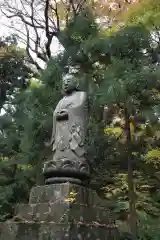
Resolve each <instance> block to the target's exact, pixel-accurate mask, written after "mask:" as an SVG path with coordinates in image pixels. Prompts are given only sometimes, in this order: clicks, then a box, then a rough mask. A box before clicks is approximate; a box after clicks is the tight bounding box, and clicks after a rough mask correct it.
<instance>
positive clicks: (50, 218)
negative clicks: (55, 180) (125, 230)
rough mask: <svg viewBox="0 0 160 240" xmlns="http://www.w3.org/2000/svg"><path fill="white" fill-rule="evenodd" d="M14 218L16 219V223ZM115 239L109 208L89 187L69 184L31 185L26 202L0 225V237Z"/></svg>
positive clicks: (14, 239)
mask: <svg viewBox="0 0 160 240" xmlns="http://www.w3.org/2000/svg"><path fill="white" fill-rule="evenodd" d="M16 221H17V222H16ZM28 239H30V240H87V239H88V240H89V239H90V240H117V239H119V237H118V230H117V228H116V226H115V225H114V224H113V220H111V216H110V214H109V211H108V210H107V209H106V207H105V204H104V203H103V202H102V201H101V199H100V198H99V197H98V196H97V194H96V193H95V192H94V191H92V190H91V189H89V188H86V187H82V186H78V185H73V184H70V183H63V184H54V185H46V186H39V187H34V188H32V190H31V193H30V199H29V204H20V205H18V206H17V208H16V216H15V217H14V219H13V220H10V221H9V222H6V223H1V224H0V240H28Z"/></svg>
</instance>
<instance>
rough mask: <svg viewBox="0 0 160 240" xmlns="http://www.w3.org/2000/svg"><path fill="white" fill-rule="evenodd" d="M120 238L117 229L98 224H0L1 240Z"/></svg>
mask: <svg viewBox="0 0 160 240" xmlns="http://www.w3.org/2000/svg"><path fill="white" fill-rule="evenodd" d="M118 236H119V235H118V231H117V228H115V227H113V226H104V225H96V224H90V225H89V224H88V225H87V224H69V223H68V224H67V223H66V224H57V223H56V224H55V223H15V222H10V223H4V224H2V223H1V224H0V240H29V239H30V240H118V239H119V237H118Z"/></svg>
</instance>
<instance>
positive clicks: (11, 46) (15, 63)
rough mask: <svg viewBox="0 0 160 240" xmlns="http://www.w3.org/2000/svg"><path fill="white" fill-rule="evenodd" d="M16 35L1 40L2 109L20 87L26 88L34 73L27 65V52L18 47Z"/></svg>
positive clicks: (0, 107) (0, 104)
mask: <svg viewBox="0 0 160 240" xmlns="http://www.w3.org/2000/svg"><path fill="white" fill-rule="evenodd" d="M16 44H17V42H16V39H15V37H14V36H11V37H7V38H6V39H1V40H0V69H1V72H0V111H1V109H2V107H4V104H9V101H10V96H11V95H12V94H13V92H14V91H15V90H16V91H18V90H19V89H25V88H26V86H27V81H28V79H29V78H30V77H31V76H32V75H33V74H32V71H31V69H30V67H29V66H28V65H27V63H26V61H27V57H26V55H25V52H24V51H23V50H21V49H18V47H17V46H16Z"/></svg>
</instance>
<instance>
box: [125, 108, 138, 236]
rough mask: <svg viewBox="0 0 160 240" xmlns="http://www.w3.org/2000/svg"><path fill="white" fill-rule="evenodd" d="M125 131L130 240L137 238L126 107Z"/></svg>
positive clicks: (131, 157)
mask: <svg viewBox="0 0 160 240" xmlns="http://www.w3.org/2000/svg"><path fill="white" fill-rule="evenodd" d="M125 133H126V139H127V141H126V145H127V159H128V196H129V218H128V221H129V222H128V223H129V227H130V231H131V234H132V240H137V215H136V207H135V203H136V199H135V189H134V177H133V166H132V160H133V155H132V151H131V141H132V139H131V129H130V119H129V113H128V109H127V107H126V108H125Z"/></svg>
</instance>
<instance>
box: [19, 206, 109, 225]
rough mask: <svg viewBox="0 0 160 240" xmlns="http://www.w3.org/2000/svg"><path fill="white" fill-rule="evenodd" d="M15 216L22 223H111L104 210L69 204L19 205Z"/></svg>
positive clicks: (107, 213)
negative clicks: (22, 221)
mask: <svg viewBox="0 0 160 240" xmlns="http://www.w3.org/2000/svg"><path fill="white" fill-rule="evenodd" d="M15 215H16V216H17V217H19V218H20V219H22V220H24V221H25V220H26V221H35V222H38V221H44V222H51V221H52V222H56V223H66V222H70V221H74V222H85V223H92V222H97V223H100V224H109V223H111V216H110V213H109V211H108V210H107V209H106V208H104V207H96V206H94V207H91V206H87V205H82V204H77V203H71V202H61V203H60V202H58V203H56V202H55V203H37V204H20V205H17V207H16V211H15Z"/></svg>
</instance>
